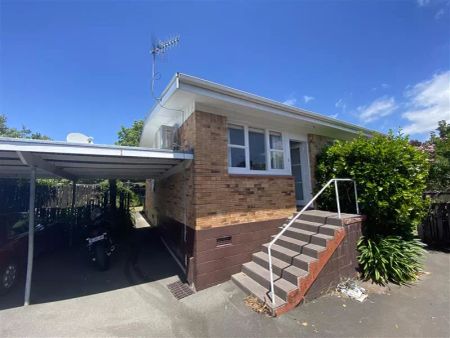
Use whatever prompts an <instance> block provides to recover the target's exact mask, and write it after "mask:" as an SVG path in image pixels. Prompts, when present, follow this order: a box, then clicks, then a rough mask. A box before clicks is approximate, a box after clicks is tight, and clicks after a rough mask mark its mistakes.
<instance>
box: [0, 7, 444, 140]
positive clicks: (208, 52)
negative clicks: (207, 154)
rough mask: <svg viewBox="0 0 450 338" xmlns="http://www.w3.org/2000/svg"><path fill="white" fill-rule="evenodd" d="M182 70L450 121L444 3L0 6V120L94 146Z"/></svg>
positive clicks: (361, 110)
mask: <svg viewBox="0 0 450 338" xmlns="http://www.w3.org/2000/svg"><path fill="white" fill-rule="evenodd" d="M174 35H180V37H181V41H180V44H179V45H178V46H177V47H176V48H174V49H171V50H170V51H169V52H168V53H167V55H166V56H165V57H164V59H161V60H159V61H158V68H159V69H158V70H159V72H160V73H161V78H160V80H159V81H157V83H156V92H161V91H162V90H163V89H164V87H165V86H166V85H167V83H168V82H169V80H170V79H171V77H172V76H173V75H174V74H175V72H183V73H187V74H190V75H194V76H197V77H201V78H204V79H207V80H210V81H214V82H218V83H221V84H224V85H227V86H231V87H234V88H236V89H240V90H244V91H247V92H251V93H254V94H257V95H260V96H263V97H266V98H270V99H273V100H277V101H280V102H284V103H286V104H290V105H294V106H297V107H299V108H303V109H307V110H310V111H314V112H317V113H320V114H323V115H328V116H331V117H334V118H337V119H341V120H344V121H348V122H352V123H355V124H358V125H361V126H364V127H366V128H371V129H374V130H378V131H381V132H387V131H388V130H389V129H394V130H398V128H402V130H403V132H404V133H407V134H410V135H411V137H412V138H415V139H420V140H423V139H426V138H427V137H428V135H429V132H430V131H432V130H433V129H435V128H436V127H437V122H438V121H439V120H443V119H446V120H447V121H450V0H442V1H441V0H435V1H433V0H411V1H289V2H284V1H276V2H275V1H273V2H269V1H258V2H257V1H248V2H245V1H228V2H213V1H197V2H188V1H182V2H169V1H164V2H163V1H64V0H60V1H48V2H47V1H42V0H41V1H7V0H1V1H0V113H1V114H5V115H6V116H7V118H8V123H9V125H10V126H13V127H17V128H20V127H21V126H22V125H25V126H26V127H27V128H30V129H31V130H33V131H36V132H40V133H43V134H46V135H48V136H50V137H51V138H53V139H55V140H65V137H66V135H67V134H68V133H69V132H82V133H84V134H86V135H89V136H92V137H94V142H95V143H98V144H111V143H114V142H115V141H116V140H117V131H118V130H119V129H120V127H121V126H122V125H125V126H129V125H131V124H132V122H133V121H134V120H137V119H144V118H145V117H146V116H147V115H148V113H149V111H150V110H151V107H152V106H153V104H154V101H153V99H152V96H151V93H150V82H151V55H150V49H151V42H152V37H158V38H160V39H165V38H169V37H171V36H174Z"/></svg>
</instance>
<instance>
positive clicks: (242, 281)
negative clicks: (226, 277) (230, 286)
mask: <svg viewBox="0 0 450 338" xmlns="http://www.w3.org/2000/svg"><path fill="white" fill-rule="evenodd" d="M231 280H232V281H233V282H234V283H235V284H236V285H237V286H238V287H240V288H241V290H242V291H244V293H246V294H248V295H253V296H255V297H256V298H258V300H259V301H260V302H262V303H265V304H266V305H267V306H269V308H271V309H274V308H277V307H280V306H283V305H285V304H286V301H284V300H283V299H281V298H280V297H278V296H276V295H275V306H274V305H273V304H272V300H271V299H270V297H269V290H268V289H266V288H265V287H263V286H262V285H261V284H259V283H258V282H256V281H255V280H253V279H251V278H250V277H249V276H247V275H246V274H245V273H243V272H239V273H237V274H234V275H233V276H231Z"/></svg>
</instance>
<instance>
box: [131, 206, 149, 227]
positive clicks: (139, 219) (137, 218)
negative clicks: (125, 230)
mask: <svg viewBox="0 0 450 338" xmlns="http://www.w3.org/2000/svg"><path fill="white" fill-rule="evenodd" d="M141 212H142V209H141V208H135V209H134V210H133V218H134V227H135V228H136V229H140V228H148V227H150V224H149V223H148V222H147V220H146V219H145V217H144V216H142V213H141Z"/></svg>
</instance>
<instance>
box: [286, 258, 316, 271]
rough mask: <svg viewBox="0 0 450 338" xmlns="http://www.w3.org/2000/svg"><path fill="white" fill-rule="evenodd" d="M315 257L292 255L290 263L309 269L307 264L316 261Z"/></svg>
mask: <svg viewBox="0 0 450 338" xmlns="http://www.w3.org/2000/svg"><path fill="white" fill-rule="evenodd" d="M316 261H317V259H316V258H314V257H311V256H308V255H304V254H301V255H298V256H295V257H294V261H293V262H292V265H294V266H296V267H299V268H300V269H302V270H305V271H309V266H310V264H311V263H314V262H316Z"/></svg>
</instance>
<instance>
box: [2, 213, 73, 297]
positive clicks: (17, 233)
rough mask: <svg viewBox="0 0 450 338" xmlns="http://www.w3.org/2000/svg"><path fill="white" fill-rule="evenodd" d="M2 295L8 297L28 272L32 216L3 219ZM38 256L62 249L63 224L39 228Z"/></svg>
mask: <svg viewBox="0 0 450 338" xmlns="http://www.w3.org/2000/svg"><path fill="white" fill-rule="evenodd" d="M0 218H1V223H0V278H1V280H0V295H1V294H5V293H7V292H8V291H9V290H11V289H12V288H13V287H14V285H15V284H16V283H17V280H18V278H19V276H20V275H21V274H23V272H24V271H25V268H26V262H27V255H28V213H27V212H21V213H17V212H16V213H8V214H2V215H0ZM34 238H35V241H34V243H35V250H34V253H35V256H39V255H40V254H42V253H43V252H46V251H51V250H54V249H56V248H57V247H60V246H61V245H62V243H63V242H64V241H63V227H62V224H60V223H54V224H50V225H45V226H44V225H42V224H38V225H36V226H35V237H34Z"/></svg>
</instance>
